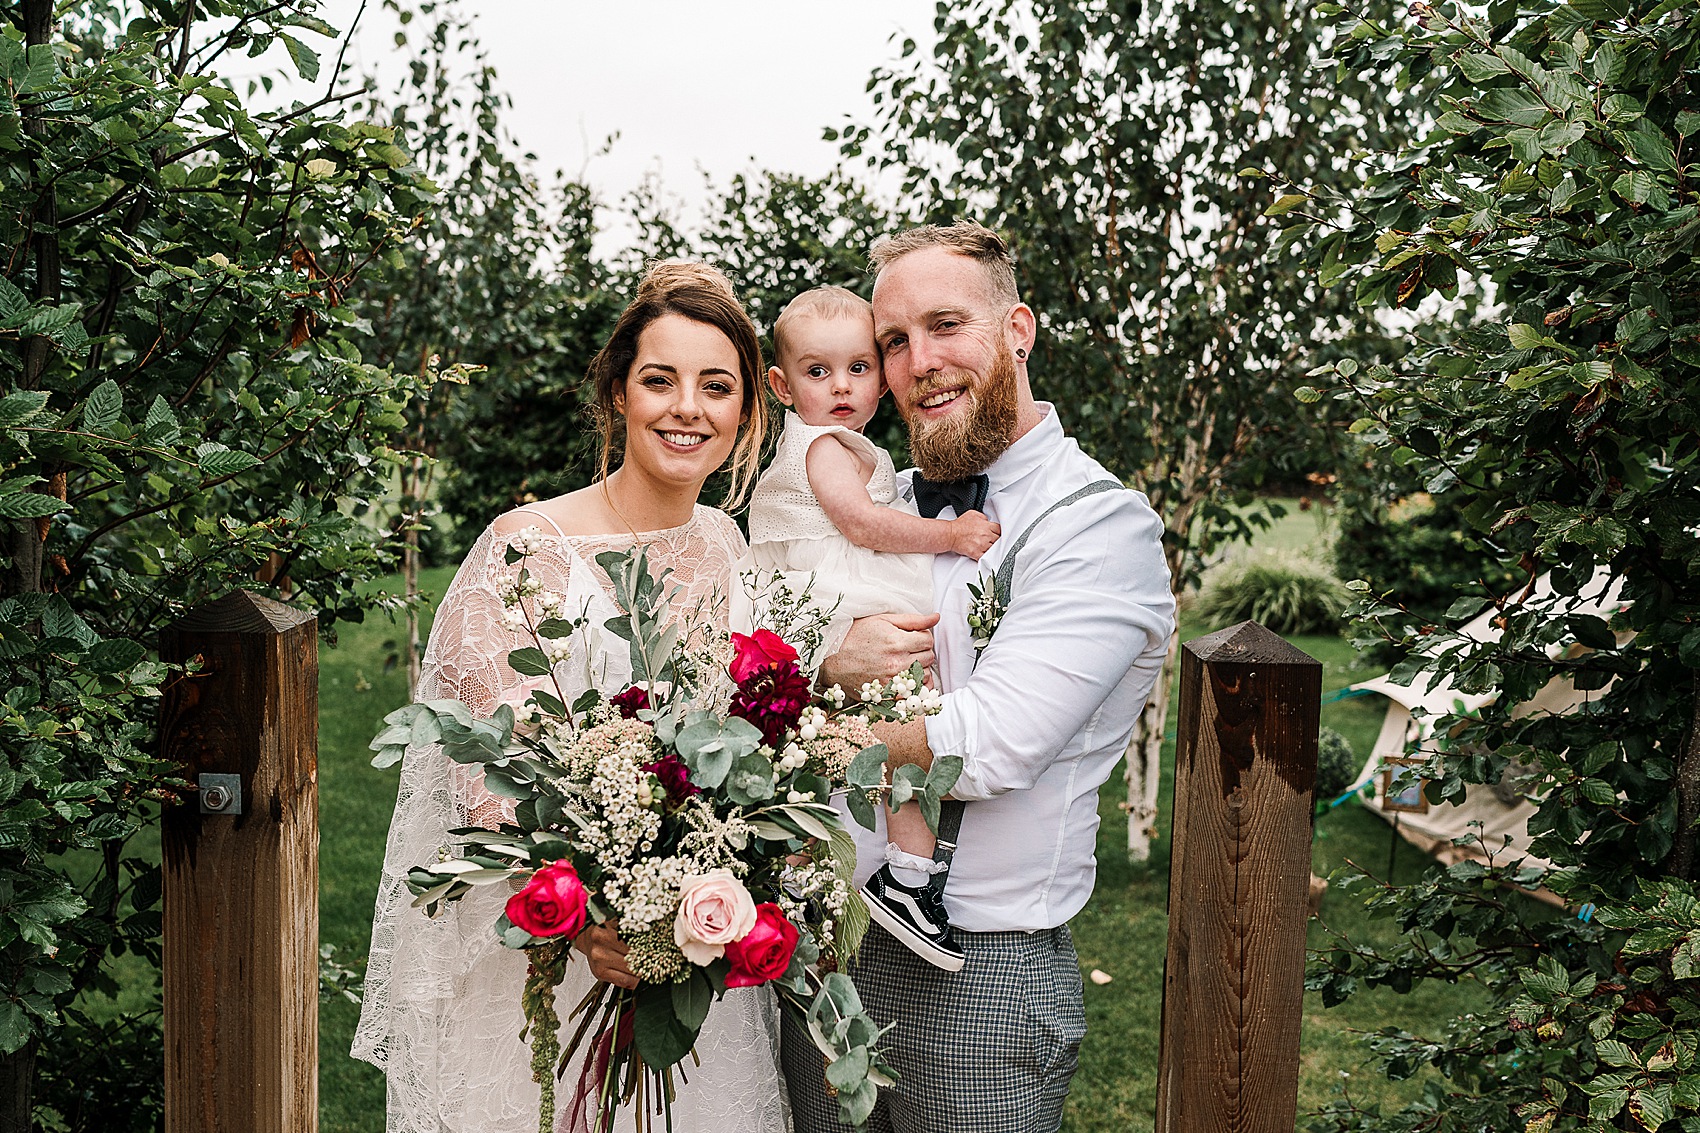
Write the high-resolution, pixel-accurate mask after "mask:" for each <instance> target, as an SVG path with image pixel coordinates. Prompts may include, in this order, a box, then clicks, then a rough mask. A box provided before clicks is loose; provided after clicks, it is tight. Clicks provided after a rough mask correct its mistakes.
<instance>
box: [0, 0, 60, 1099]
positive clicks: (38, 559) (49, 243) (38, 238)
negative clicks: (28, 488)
mask: <svg viewBox="0 0 1700 1133" xmlns="http://www.w3.org/2000/svg"><path fill="white" fill-rule="evenodd" d="M23 17H24V18H23V31H24V44H25V46H26V47H36V46H39V45H41V44H47V43H51V42H52V41H53V0H24V4H23ZM19 110H20V111H21V113H22V116H23V128H24V133H25V134H27V135H29V136H30V137H32V138H35V139H45V138H46V137H47V135H48V132H49V127H48V123H47V121H46V120H45V119H44V118H43V116H42V114H41V113H40V98H39V96H35V97H30V98H25V99H23V100H21V101H20V106H19ZM38 144H40V142H39V141H38ZM50 184H51V183H50ZM30 219H31V222H32V224H33V227H34V230H35V238H34V240H33V241H32V242H31V243H32V250H33V251H34V253H35V295H34V298H35V300H36V301H37V302H43V301H45V302H49V303H57V302H58V301H59V298H60V292H61V288H60V264H59V208H58V204H57V201H56V198H55V196H54V191H53V189H52V188H51V187H49V188H47V189H46V190H45V191H44V192H42V193H41V194H40V195H39V196H38V197H37V199H36V203H35V207H34V209H33V215H32V216H31V218H30ZM23 356H24V372H23V375H22V376H23V382H22V387H23V388H24V389H38V388H40V384H41V378H42V375H43V374H45V373H46V372H47V364H48V362H49V361H50V360H51V359H52V357H53V343H52V342H51V341H49V340H48V339H46V338H44V337H42V336H40V335H36V336H34V337H32V338H29V339H28V340H26V341H25V342H24V344H23ZM36 471H37V472H38V473H42V474H45V475H47V476H48V478H49V480H50V481H51V480H52V478H53V472H52V470H51V469H44V468H38V469H36ZM61 498H63V497H61ZM3 531H4V541H5V546H4V551H5V553H6V555H7V556H9V557H10V559H11V566H10V568H9V569H8V570H7V572H6V577H5V579H4V586H5V593H7V594H39V593H40V592H41V590H42V584H41V571H42V566H43V564H44V555H43V546H44V544H45V542H46V539H45V534H44V529H43V525H41V524H39V523H38V522H37V521H36V520H33V519H13V520H8V521H6V524H5V526H4V529H3ZM36 1041H37V1040H35V1039H33V1038H32V1039H31V1040H30V1041H29V1042H28V1043H26V1044H24V1046H22V1047H21V1048H19V1049H18V1050H16V1051H13V1052H12V1053H11V1054H0V1133H29V1130H30V1124H31V1123H30V1114H31V1111H32V1110H33V1109H34V1094H35V1053H36Z"/></svg>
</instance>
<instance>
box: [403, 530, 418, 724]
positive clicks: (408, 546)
mask: <svg viewBox="0 0 1700 1133" xmlns="http://www.w3.org/2000/svg"><path fill="white" fill-rule="evenodd" d="M401 578H402V589H403V592H404V593H405V594H406V595H407V637H406V640H405V641H403V642H402V643H401V650H402V657H403V659H404V660H405V661H406V662H407V695H408V696H412V695H413V690H414V689H416V688H418V687H419V604H418V603H419V532H418V531H417V530H416V529H415V527H414V526H413V525H412V524H409V525H408V529H407V538H406V541H405V545H404V546H403V548H402V552H401Z"/></svg>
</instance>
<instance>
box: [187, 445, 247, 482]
mask: <svg viewBox="0 0 1700 1133" xmlns="http://www.w3.org/2000/svg"><path fill="white" fill-rule="evenodd" d="M203 447H204V446H203ZM258 463H260V458H259V457H257V456H255V455H254V454H253V453H250V452H238V451H237V450H235V449H228V448H220V449H219V450H218V451H215V452H209V453H207V454H206V455H204V456H202V457H201V458H200V465H201V472H202V474H203V475H205V476H207V477H208V478H209V479H213V478H218V477H221V476H233V475H235V474H237V473H239V472H246V471H248V469H250V468H252V467H254V466H255V465H256V464H258Z"/></svg>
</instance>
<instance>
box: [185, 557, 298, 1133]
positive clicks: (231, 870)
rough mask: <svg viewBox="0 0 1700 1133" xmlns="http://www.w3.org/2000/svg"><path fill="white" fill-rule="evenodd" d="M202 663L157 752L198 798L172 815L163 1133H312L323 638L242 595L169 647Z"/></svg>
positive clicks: (266, 602) (209, 611)
mask: <svg viewBox="0 0 1700 1133" xmlns="http://www.w3.org/2000/svg"><path fill="white" fill-rule="evenodd" d="M160 657H161V659H162V660H165V661H170V662H177V663H182V662H186V661H189V660H190V659H192V658H196V657H199V658H200V660H201V667H200V670H199V672H197V673H194V674H192V675H190V676H188V677H186V678H185V679H183V680H180V681H178V682H176V683H175V684H174V685H173V686H172V687H171V690H170V691H169V692H168V693H167V695H166V700H165V704H164V706H163V710H162V713H161V725H160V728H161V736H160V741H161V743H160V748H161V751H162V752H163V753H164V754H165V756H166V757H167V758H170V759H175V760H178V761H180V762H181V763H183V764H184V765H185V766H186V768H187V769H188V774H189V777H190V779H191V780H192V781H194V780H197V779H198V780H199V783H200V788H201V789H200V792H199V797H198V798H195V799H192V800H191V801H190V802H188V803H185V804H184V805H181V806H175V807H171V808H169V809H168V810H167V811H166V812H165V815H164V818H163V823H162V825H163V831H162V840H163V847H162V849H163V856H164V875H165V876H164V887H165V956H164V964H163V967H164V982H165V988H164V991H165V1128H166V1133H313V1131H314V1130H316V1129H317V1128H318V1121H319V1115H318V1110H319V1087H318V1081H319V1068H318V1061H319V1024H318V1011H319V996H318V986H319V976H318V973H319V810H318V807H319V803H318V728H319V636H318V620H317V618H316V617H315V616H314V615H313V614H312V613H309V612H305V611H302V610H297V609H295V608H294V607H292V606H285V605H283V604H281V603H279V602H273V601H271V600H270V599H267V598H263V597H261V596H259V595H257V594H250V593H248V592H246V591H238V592H236V593H234V594H231V595H229V596H228V597H225V598H221V599H219V600H218V601H217V602H214V603H212V604H210V605H207V606H203V607H201V608H200V609H198V610H195V611H193V612H192V613H190V614H188V615H187V616H186V617H184V618H183V619H182V620H180V621H178V622H176V623H175V624H173V625H172V626H171V627H170V628H169V629H167V630H166V631H165V632H164V633H163V634H162V635H161V637H160Z"/></svg>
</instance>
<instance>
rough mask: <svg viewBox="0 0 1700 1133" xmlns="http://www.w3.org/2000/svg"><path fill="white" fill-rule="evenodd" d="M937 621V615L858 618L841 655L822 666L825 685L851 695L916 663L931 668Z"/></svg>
mask: <svg viewBox="0 0 1700 1133" xmlns="http://www.w3.org/2000/svg"><path fill="white" fill-rule="evenodd" d="M938 621H939V616H938V615H937V614H874V615H872V616H871V617H866V618H857V619H856V621H855V622H854V623H853V624H852V625H851V626H850V632H849V634H847V635H846V636H845V638H844V644H843V645H841V646H839V647H838V652H837V653H834V654H833V655H832V656H831V657H828V658H827V659H826V660H825V661H823V662H822V663H821V667H820V672H821V681H822V683H823V684H829V685H834V684H835V685H837V686H839V687H840V688H842V689H844V690H845V691H846V692H851V691H853V690H855V689H859V688H861V687H862V686H863V685H865V684H867V683H868V682H869V681H875V680H879V681H883V680H887V679H889V678H891V677H894V676H896V675H897V674H898V673H901V672H903V671H904V670H906V669H908V668H909V666H910V665H912V664H914V663H915V662H916V661H919V662H920V663H921V667H922V668H924V669H930V668H932V667H933V664H934V663H935V662H936V661H937V658H936V657H935V656H934V654H933V627H934V626H935V625H937V624H938Z"/></svg>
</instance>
